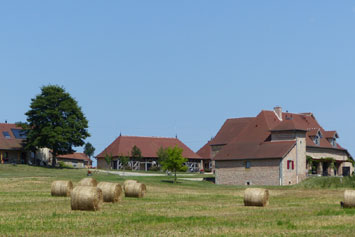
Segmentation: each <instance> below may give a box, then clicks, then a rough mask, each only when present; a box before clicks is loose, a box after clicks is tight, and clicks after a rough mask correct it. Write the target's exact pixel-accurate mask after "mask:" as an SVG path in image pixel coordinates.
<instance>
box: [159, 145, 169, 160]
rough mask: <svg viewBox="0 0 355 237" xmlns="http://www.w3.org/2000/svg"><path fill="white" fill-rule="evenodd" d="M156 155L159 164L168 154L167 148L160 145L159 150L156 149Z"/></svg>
mask: <svg viewBox="0 0 355 237" xmlns="http://www.w3.org/2000/svg"><path fill="white" fill-rule="evenodd" d="M157 156H158V162H159V164H161V163H162V162H163V161H164V160H166V159H167V158H168V156H169V155H168V149H167V148H163V147H160V148H159V150H158V151H157Z"/></svg>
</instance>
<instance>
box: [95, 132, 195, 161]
mask: <svg viewBox="0 0 355 237" xmlns="http://www.w3.org/2000/svg"><path fill="white" fill-rule="evenodd" d="M176 145H177V146H178V147H180V148H182V149H183V153H182V155H183V156H184V157H186V158H189V159H202V158H201V157H200V156H199V155H197V154H196V153H195V152H193V151H192V150H191V149H190V148H188V147H187V146H186V145H185V144H184V143H182V142H181V141H180V140H179V139H177V138H162V137H136V136H119V137H118V138H116V140H115V141H113V142H112V143H111V145H109V146H108V147H107V148H106V149H105V150H103V151H102V152H101V153H100V154H98V155H97V156H96V158H104V157H105V155H106V154H107V155H112V156H113V157H117V156H120V155H126V156H129V155H130V153H131V150H132V147H133V146H137V147H138V148H139V149H140V150H141V152H142V156H143V157H147V158H158V157H157V151H158V150H159V148H160V147H163V148H168V147H175V146H176Z"/></svg>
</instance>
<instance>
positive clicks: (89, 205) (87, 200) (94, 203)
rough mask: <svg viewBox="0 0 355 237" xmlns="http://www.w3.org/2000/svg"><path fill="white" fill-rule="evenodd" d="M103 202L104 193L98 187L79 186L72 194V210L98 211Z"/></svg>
mask: <svg viewBox="0 0 355 237" xmlns="http://www.w3.org/2000/svg"><path fill="white" fill-rule="evenodd" d="M102 201H103V199H102V191H101V189H99V188H97V187H90V186H77V187H75V188H74V189H73V191H72V193H71V209H72V210H83V211H97V210H99V209H100V206H101V203H102Z"/></svg>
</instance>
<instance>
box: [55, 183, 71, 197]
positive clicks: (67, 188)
mask: <svg viewBox="0 0 355 237" xmlns="http://www.w3.org/2000/svg"><path fill="white" fill-rule="evenodd" d="M72 190H73V183H72V182H71V181H70V180H69V181H67V180H57V181H53V182H52V185H51V195H52V196H59V197H69V196H70V193H71V191H72Z"/></svg>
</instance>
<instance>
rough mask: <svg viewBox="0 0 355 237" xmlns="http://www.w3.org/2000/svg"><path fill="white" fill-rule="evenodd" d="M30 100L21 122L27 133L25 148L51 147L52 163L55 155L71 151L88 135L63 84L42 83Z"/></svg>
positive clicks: (81, 113)
mask: <svg viewBox="0 0 355 237" xmlns="http://www.w3.org/2000/svg"><path fill="white" fill-rule="evenodd" d="M31 101H32V102H31V105H30V110H29V111H28V112H26V115H27V122H26V123H22V124H21V126H22V127H23V128H24V129H25V132H26V135H27V138H26V142H25V143H26V145H25V148H26V149H27V150H32V151H35V150H36V149H37V148H42V147H47V148H49V149H51V150H52V153H53V156H54V158H53V159H52V165H53V166H55V162H56V159H55V157H56V156H57V155H61V154H68V153H73V152H74V151H75V150H73V147H76V146H82V145H84V140H85V138H87V137H89V136H90V134H89V133H88V131H87V129H88V121H87V120H86V118H85V116H84V114H83V112H82V111H81V108H80V107H79V106H78V103H77V101H76V100H75V99H73V98H72V97H71V96H70V94H69V93H67V92H66V91H65V89H64V88H63V87H60V86H57V85H49V86H43V87H42V88H41V94H39V95H37V96H36V97H35V98H33V99H31Z"/></svg>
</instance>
